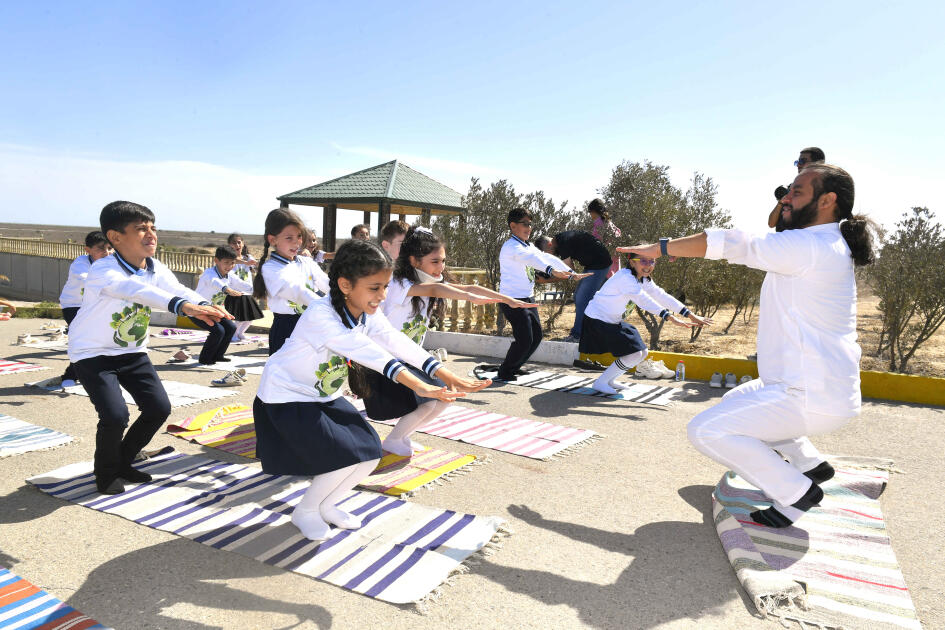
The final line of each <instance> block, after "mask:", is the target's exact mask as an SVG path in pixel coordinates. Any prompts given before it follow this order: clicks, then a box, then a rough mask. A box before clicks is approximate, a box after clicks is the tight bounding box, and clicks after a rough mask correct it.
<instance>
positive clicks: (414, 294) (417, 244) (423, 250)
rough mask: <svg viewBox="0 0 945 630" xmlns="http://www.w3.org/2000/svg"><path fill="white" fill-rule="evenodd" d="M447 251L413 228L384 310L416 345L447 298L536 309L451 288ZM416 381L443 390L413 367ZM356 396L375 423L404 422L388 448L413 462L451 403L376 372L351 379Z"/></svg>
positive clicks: (468, 288) (480, 291)
mask: <svg viewBox="0 0 945 630" xmlns="http://www.w3.org/2000/svg"><path fill="white" fill-rule="evenodd" d="M445 268H446V249H445V248H444V246H443V241H441V240H440V239H439V238H438V237H437V236H436V235H435V234H433V232H432V231H431V230H430V229H429V228H425V227H411V228H410V229H409V230H408V231H407V234H406V235H405V236H404V240H403V242H402V243H401V246H400V252H399V255H398V257H397V260H396V261H395V263H394V274H393V278H392V280H391V283H390V288H389V289H388V290H387V298H386V299H385V300H384V303H383V304H382V305H381V308H382V309H383V311H384V315H385V316H386V317H387V319H388V321H390V323H391V325H392V326H393V327H394V328H395V329H397V330H399V331H401V332H402V333H404V334H405V335H406V336H407V337H409V338H410V339H411V340H412V341H414V342H415V343H417V344H418V345H420V346H423V338H424V336H425V335H426V332H427V329H428V328H429V326H430V319H431V318H436V319H439V320H442V319H443V315H444V311H445V303H444V298H446V299H451V300H467V301H469V302H472V303H474V304H487V303H494V302H502V303H504V304H508V305H509V306H511V307H513V308H526V307H529V308H534V307H537V304H529V303H528V302H522V301H520V300H516V299H513V298H510V297H508V296H505V295H502V294H501V293H498V292H496V291H493V290H491V289H487V288H485V287H480V286H478V285H475V284H469V285H464V284H455V283H447V282H445V281H444V278H443V271H444V269H445ZM407 369H408V370H411V371H412V372H414V376H416V377H417V378H419V379H421V380H425V381H426V382H428V383H430V384H435V385H440V386H442V385H443V382H442V381H441V380H439V379H437V378H432V379H431V378H430V377H428V376H427V375H426V374H424V373H423V372H420V371H419V370H416V369H414V368H411V367H409V366H408V368H407ZM351 385H352V389H353V391H354V393H356V394H358V395H359V396H361V397H362V398H364V409H365V411H366V412H367V415H368V417H369V418H371V419H372V420H390V419H393V418H400V420H399V421H398V422H397V424H396V426H395V427H394V429H393V430H392V431H391V432H390V435H388V436H387V437H386V438H385V439H384V442H383V447H384V450H385V451H388V452H390V453H395V454H397V455H403V456H409V455H412V454H413V452H414V451H417V450H423V448H424V447H423V445H422V444H418V443H417V442H414V441H413V440H411V439H410V436H411V435H412V434H413V433H414V432H415V431H417V430H419V429H421V428H422V427H423V426H424V425H425V424H428V423H429V422H431V421H432V420H434V419H435V418H436V417H437V416H439V415H440V414H441V413H443V410H444V409H445V408H446V407H447V405H446V403H444V402H440V401H438V400H435V399H432V398H429V397H423V396H419V395H417V394H416V393H415V392H414V391H413V390H412V389H410V388H409V387H405V386H404V385H401V384H400V383H395V382H393V381H391V380H390V379H387V378H384V377H383V376H382V375H381V374H379V373H377V372H373V371H370V370H365V371H362V372H359V373H358V377H356V378H352V379H351Z"/></svg>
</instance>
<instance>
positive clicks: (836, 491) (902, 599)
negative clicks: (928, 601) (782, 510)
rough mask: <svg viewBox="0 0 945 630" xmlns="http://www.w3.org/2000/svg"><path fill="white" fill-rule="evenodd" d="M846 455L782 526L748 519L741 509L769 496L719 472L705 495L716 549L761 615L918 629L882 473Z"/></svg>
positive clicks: (826, 624) (830, 624)
mask: <svg viewBox="0 0 945 630" xmlns="http://www.w3.org/2000/svg"><path fill="white" fill-rule="evenodd" d="M850 459H851V458H846V461H845V462H842V461H840V460H837V461H835V462H834V465H835V467H836V468H837V474H836V476H835V477H834V478H833V479H832V480H830V481H828V482H826V483H824V484H822V485H821V487H822V488H823V490H824V495H825V496H824V500H823V501H822V502H821V505H820V507H818V508H814V509H813V510H811V511H810V512H808V513H807V514H805V515H804V517H803V518H802V519H801V520H800V521H798V523H797V524H796V525H795V526H792V527H787V528H785V529H773V528H770V527H764V526H761V525H758V524H756V523H754V522H753V521H752V520H751V519H750V518H749V516H748V514H749V512H752V511H754V510H756V509H758V508H759V507H761V508H764V507H768V506H770V505H771V502H770V501H769V500H768V499H767V498H766V497H765V496H764V494H763V493H762V492H761V491H760V490H758V489H756V488H755V487H753V486H751V485H749V484H748V483H747V482H746V481H744V480H743V479H741V478H740V477H738V476H736V475H735V474H734V473H732V472H728V473H726V474H725V476H723V477H722V480H721V481H720V482H719V484H718V486H717V487H716V489H715V492H714V493H713V496H712V508H713V514H714V515H715V526H716V529H717V530H718V534H719V538H720V540H721V542H722V548H723V549H724V550H725V553H726V554H727V555H728V558H729V561H730V562H731V563H732V567H733V568H734V569H735V574H736V576H737V577H738V580H739V582H741V584H742V586H743V587H744V588H745V590H746V591H747V592H748V595H749V596H750V597H751V598H752V600H753V601H754V603H755V606H756V607H757V608H758V611H759V612H760V613H761V614H762V615H763V616H772V617H777V618H780V619H781V620H782V623H783V622H784V621H795V622H797V621H800V622H803V623H806V624H811V626H813V627H822V628H840V627H846V628H870V630H883V629H893V628H896V629H898V628H910V629H915V630H919V629H920V628H921V625H920V623H919V621H918V619H917V618H916V611H915V607H914V606H913V604H912V599H911V598H910V597H909V590H908V589H907V588H906V583H905V580H904V579H903V577H902V573H901V572H900V570H899V564H898V562H896V555H895V553H893V549H892V544H891V543H890V540H889V536H888V535H887V533H886V524H885V522H884V521H883V514H882V512H881V511H880V506H879V495H880V493H881V492H882V491H883V489H884V488H885V487H886V483H887V481H888V480H889V474H888V472H887V471H885V470H879V469H876V468H858V467H851V466H850V464H849V462H850ZM863 463H864V465H865V462H863ZM817 623H819V624H821V625H820V626H815V625H814V624H817ZM799 625H802V626H803V624H799ZM803 627H808V626H803Z"/></svg>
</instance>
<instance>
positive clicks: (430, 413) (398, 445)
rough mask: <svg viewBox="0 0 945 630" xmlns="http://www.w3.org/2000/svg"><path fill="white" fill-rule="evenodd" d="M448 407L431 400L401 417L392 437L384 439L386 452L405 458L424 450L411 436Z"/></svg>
mask: <svg viewBox="0 0 945 630" xmlns="http://www.w3.org/2000/svg"><path fill="white" fill-rule="evenodd" d="M448 406H449V403H445V402H442V401H439V400H430V401H428V402H425V403H423V404H422V405H420V406H419V407H417V408H416V409H415V410H413V411H411V412H410V413H408V414H407V415H406V416H403V417H401V419H400V420H398V421H397V424H396V425H395V426H394V428H393V430H392V431H391V432H390V435H388V436H387V437H386V438H385V439H384V442H383V443H382V446H383V447H384V450H385V451H387V452H389V453H394V454H395V455H402V456H404V457H407V456H410V455H412V454H413V452H414V451H418V450H422V449H423V445H422V444H418V443H417V442H414V441H413V440H411V439H410V435H411V434H412V433H413V432H414V431H416V430H418V429H420V428H422V427H423V425H425V424H427V423H429V422H431V421H432V420H433V419H435V418H436V417H437V416H439V415H440V414H441V413H443V410H444V409H446V408H447V407H448Z"/></svg>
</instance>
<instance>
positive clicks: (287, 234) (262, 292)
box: [253, 208, 328, 354]
mask: <svg viewBox="0 0 945 630" xmlns="http://www.w3.org/2000/svg"><path fill="white" fill-rule="evenodd" d="M265 230H266V237H265V238H266V244H265V248H264V249H263V255H262V258H261V259H260V260H259V270H260V271H259V273H258V274H256V279H255V280H254V281H253V297H255V298H257V299H259V298H263V297H265V298H266V299H267V300H268V301H269V310H271V311H272V314H273V318H272V327H271V328H270V329H269V354H274V353H275V352H276V351H277V350H279V348H281V347H282V344H284V343H285V340H286V339H288V338H289V335H291V334H292V330H293V329H294V328H295V324H296V323H297V322H298V321H299V317H300V316H301V315H302V312H303V311H304V310H305V308H306V307H307V306H308V305H309V304H311V303H312V302H313V301H315V300H317V299H318V297H319V295H320V294H321V295H324V294H326V293H328V276H327V275H325V272H324V271H322V270H321V267H319V266H318V265H317V264H316V263H315V261H313V260H312V259H311V258H309V257H307V256H299V255H298V253H299V251H301V249H302V235H303V234H305V232H306V228H305V224H304V223H302V219H300V218H299V216H298V215H297V214H295V213H294V212H292V211H291V210H289V209H288V208H276V209H275V210H273V211H272V212H270V213H269V215H268V216H267V217H266V229H265ZM270 249H271V250H272V252H271V253H270Z"/></svg>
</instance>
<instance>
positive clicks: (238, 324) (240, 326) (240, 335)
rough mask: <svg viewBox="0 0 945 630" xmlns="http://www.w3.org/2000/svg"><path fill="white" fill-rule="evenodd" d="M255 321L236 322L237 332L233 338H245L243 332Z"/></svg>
mask: <svg viewBox="0 0 945 630" xmlns="http://www.w3.org/2000/svg"><path fill="white" fill-rule="evenodd" d="M252 323H253V322H236V332H235V333H233V339H236V340H237V341H238V340H240V339H242V338H243V333H245V332H246V329H247V328H249V325H250V324H252Z"/></svg>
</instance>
